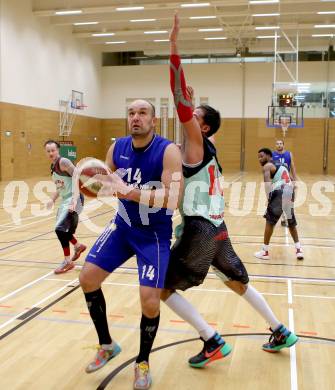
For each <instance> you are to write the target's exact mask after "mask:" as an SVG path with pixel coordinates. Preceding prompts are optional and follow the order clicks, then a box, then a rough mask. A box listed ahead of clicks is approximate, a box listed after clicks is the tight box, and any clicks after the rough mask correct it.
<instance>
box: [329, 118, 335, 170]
mask: <svg viewBox="0 0 335 390" xmlns="http://www.w3.org/2000/svg"><path fill="white" fill-rule="evenodd" d="M328 173H329V174H330V175H335V118H333V119H330V120H329V138H328Z"/></svg>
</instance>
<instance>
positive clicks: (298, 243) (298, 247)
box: [294, 241, 301, 249]
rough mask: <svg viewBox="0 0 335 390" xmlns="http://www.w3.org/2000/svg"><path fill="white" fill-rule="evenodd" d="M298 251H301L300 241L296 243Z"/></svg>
mask: <svg viewBox="0 0 335 390" xmlns="http://www.w3.org/2000/svg"><path fill="white" fill-rule="evenodd" d="M294 245H295V248H296V249H301V244H300V241H297V242H295V243H294Z"/></svg>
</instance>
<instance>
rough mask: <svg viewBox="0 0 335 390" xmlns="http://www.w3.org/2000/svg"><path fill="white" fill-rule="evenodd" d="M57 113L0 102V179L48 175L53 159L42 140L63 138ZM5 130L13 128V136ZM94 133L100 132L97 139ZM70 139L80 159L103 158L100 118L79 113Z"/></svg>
mask: <svg viewBox="0 0 335 390" xmlns="http://www.w3.org/2000/svg"><path fill="white" fill-rule="evenodd" d="M58 115H59V114H58V112H56V111H51V110H44V109H39V108H34V107H27V106H20V105H16V104H8V103H1V104H0V118H1V122H0V129H1V180H13V179H25V178H30V177H36V176H46V175H49V172H50V163H49V161H48V160H47V158H46V156H45V153H44V148H43V144H44V142H45V141H46V140H48V139H56V140H59V139H60V137H59V135H58V134H59V133H58ZM6 130H8V131H11V132H12V135H11V137H6V136H5V134H4V132H5V131H6ZM93 135H96V136H97V141H94V140H93V138H92V136H93ZM69 139H71V140H73V141H74V143H75V145H76V146H77V148H78V149H77V150H78V158H79V159H80V158H82V157H85V156H94V157H99V158H101V156H102V153H101V119H96V118H90V117H84V116H77V117H76V121H75V124H74V127H73V134H72V135H71V136H70V137H69ZM11 145H12V147H11ZM29 146H31V147H29Z"/></svg>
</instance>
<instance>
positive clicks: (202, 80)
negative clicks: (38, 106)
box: [102, 62, 335, 118]
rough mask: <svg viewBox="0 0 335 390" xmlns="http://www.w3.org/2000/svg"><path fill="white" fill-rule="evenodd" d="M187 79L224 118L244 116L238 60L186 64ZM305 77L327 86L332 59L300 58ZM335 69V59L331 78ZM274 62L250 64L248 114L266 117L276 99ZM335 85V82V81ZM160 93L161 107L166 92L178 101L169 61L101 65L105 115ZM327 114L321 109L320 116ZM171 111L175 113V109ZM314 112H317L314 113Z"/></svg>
mask: <svg viewBox="0 0 335 390" xmlns="http://www.w3.org/2000/svg"><path fill="white" fill-rule="evenodd" d="M184 71H185V76H186V80H187V82H188V84H190V85H192V86H193V87H194V89H195V92H196V95H197V96H198V97H200V96H203V97H206V96H208V97H209V104H211V105H213V106H214V107H215V108H217V109H219V111H220V112H221V114H222V116H223V117H226V118H241V117H242V99H243V70H242V66H240V65H239V64H236V63H231V64H192V65H184ZM299 71H300V80H299V81H300V82H311V83H312V87H313V83H317V84H318V85H319V84H323V89H322V90H326V82H327V63H322V62H301V63H300V64H299ZM334 74H335V63H334V62H331V63H330V74H329V80H334V78H332V77H333V76H334ZM272 83H273V65H272V64H271V63H247V64H245V91H244V94H245V117H246V118H265V117H266V116H267V107H268V105H270V104H271V95H272ZM334 86H335V85H334ZM136 97H143V98H152V97H154V98H156V107H157V108H158V107H159V101H160V98H162V97H169V99H170V108H171V107H172V104H173V100H172V95H171V92H170V85H169V68H168V65H140V66H119V67H104V68H103V70H102V110H103V111H102V115H103V117H104V118H120V117H124V115H125V101H126V99H127V98H136ZM323 115H324V113H321V112H320V116H323ZM170 116H172V114H171V112H170ZM311 116H314V114H313V113H311Z"/></svg>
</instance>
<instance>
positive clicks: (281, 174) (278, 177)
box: [271, 165, 291, 191]
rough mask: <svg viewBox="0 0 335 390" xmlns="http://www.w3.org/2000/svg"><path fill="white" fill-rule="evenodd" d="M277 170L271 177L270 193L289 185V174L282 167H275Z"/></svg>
mask: <svg viewBox="0 0 335 390" xmlns="http://www.w3.org/2000/svg"><path fill="white" fill-rule="evenodd" d="M276 168H277V170H276V172H275V174H274V175H273V177H272V179H271V181H272V191H275V190H278V189H282V188H283V187H284V186H285V185H287V184H289V185H290V184H291V179H290V173H289V171H288V169H287V168H286V167H285V166H284V165H280V166H278V167H276Z"/></svg>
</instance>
